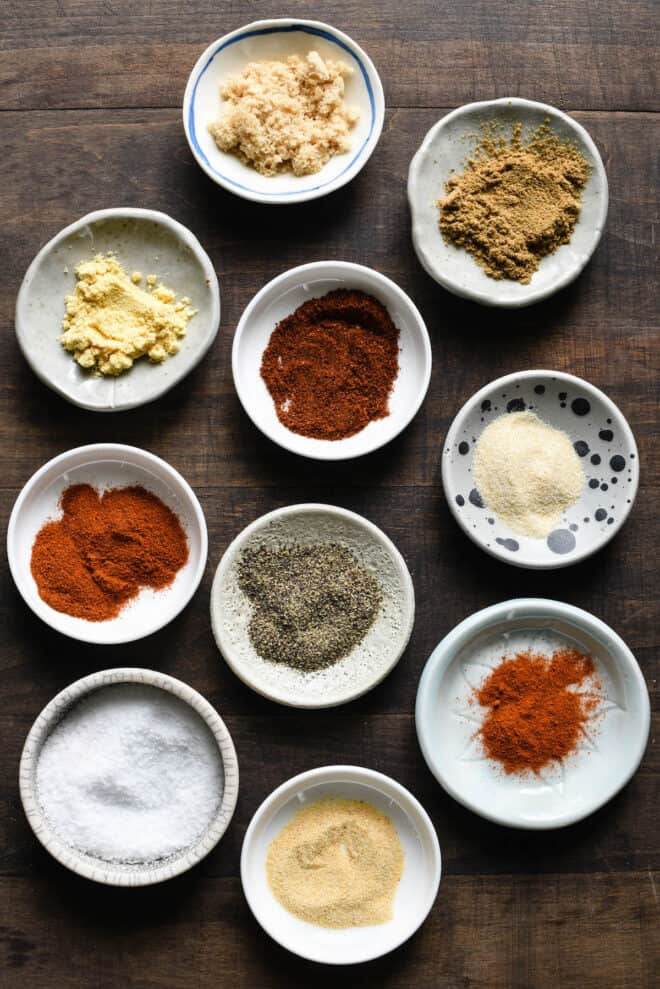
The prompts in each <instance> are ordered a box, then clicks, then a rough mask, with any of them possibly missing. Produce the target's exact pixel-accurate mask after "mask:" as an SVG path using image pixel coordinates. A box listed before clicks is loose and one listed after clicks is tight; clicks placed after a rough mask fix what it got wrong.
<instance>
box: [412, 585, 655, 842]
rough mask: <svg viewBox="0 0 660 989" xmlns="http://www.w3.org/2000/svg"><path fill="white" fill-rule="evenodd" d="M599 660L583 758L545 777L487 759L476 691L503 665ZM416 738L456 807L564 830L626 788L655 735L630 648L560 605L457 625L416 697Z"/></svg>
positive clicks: (507, 608)
mask: <svg viewBox="0 0 660 989" xmlns="http://www.w3.org/2000/svg"><path fill="white" fill-rule="evenodd" d="M566 646H568V647H570V648H577V649H579V650H580V651H581V652H584V653H587V654H589V655H591V656H592V658H593V659H594V661H595V664H596V672H597V677H598V679H599V681H600V685H601V697H602V701H601V706H600V708H599V712H600V713H599V716H598V717H597V719H596V722H595V725H594V727H591V726H587V727H586V728H585V729H584V731H583V736H582V741H581V742H580V745H579V749H578V751H577V752H576V753H575V754H574V755H572V756H570V757H568V758H567V759H566V760H564V762H563V763H559V764H554V765H552V766H549V767H547V768H543V769H542V770H541V771H540V774H539V775H533V774H529V775H520V774H510V775H507V774H506V773H505V772H504V770H503V768H501V767H500V766H499V764H498V763H497V762H494V761H491V760H489V759H487V758H486V756H485V754H484V752H483V750H482V747H481V744H480V741H479V739H478V737H477V732H478V730H479V726H480V724H481V715H480V712H481V711H482V709H481V708H480V707H479V705H478V704H476V703H470V698H471V694H472V691H473V689H474V688H475V687H478V686H479V684H480V683H481V682H482V681H483V680H484V678H485V677H487V676H488V675H489V673H490V671H491V670H492V669H493V668H494V667H496V666H497V665H499V660H500V658H501V657H502V656H503V655H515V654H516V653H517V652H521V651H527V650H530V649H531V650H533V651H534V652H540V653H543V654H545V655H551V654H552V652H553V651H554V650H556V649H557V648H562V647H566ZM415 718H416V723H417V737H418V739H419V744H420V746H421V749H422V753H423V755H424V758H425V759H426V762H427V764H428V767H429V769H430V770H431V772H432V773H433V775H434V776H435V777H436V779H437V780H438V782H439V783H440V785H441V786H442V787H443V788H444V789H445V790H446V791H447V793H449V794H450V795H451V796H452V797H453V798H454V799H455V800H458V801H459V803H461V804H463V805H464V806H465V807H468V808H469V809H470V810H473V811H474V812H475V813H476V814H479V815H481V817H485V818H487V819H488V820H489V821H495V822H496V823H497V824H504V825H508V826H510V827H516V828H527V829H543V828H559V827H564V826H565V825H568V824H574V823H575V822H576V821H579V820H581V819H582V818H583V817H587V816H588V815H589V814H592V813H593V812H594V811H595V810H597V809H598V808H599V807H601V806H602V805H603V804H605V803H607V801H608V800H610V799H611V798H612V797H613V796H614V795H615V794H616V793H618V792H619V790H620V789H621V788H622V787H623V786H625V784H626V783H627V782H628V780H629V779H630V778H631V777H632V776H633V774H634V773H635V771H636V770H637V767H638V766H639V764H640V762H641V759H642V756H643V755H644V749H645V748H646V743H647V739H648V734H649V719H650V708H649V695H648V691H647V689H646V684H645V682H644V677H643V676H642V673H641V670H640V668H639V666H638V665H637V662H636V661H635V657H634V656H633V654H632V653H631V651H630V649H628V647H627V646H626V644H625V643H624V642H623V641H622V639H620V638H619V636H618V635H617V634H616V633H615V632H613V631H612V629H611V628H608V626H607V625H605V624H604V623H603V622H601V621H600V620H599V619H598V618H595V617H594V616H593V615H590V614H589V613H588V612H586V611H582V610H581V609H580V608H574V607H573V606H572V605H570V604H563V603H562V602H561V601H546V600H543V599H534V598H529V599H527V598H520V599H518V600H516V601H503V602H502V603H501V604H496V605H493V606H492V607H491V608H485V609H484V610H483V611H478V612H477V613H476V614H474V615H471V616H470V617H469V618H466V619H465V621H463V622H461V623H460V625H457V626H456V628H454V629H453V630H452V631H451V632H450V633H449V635H447V636H445V638H444V639H443V640H442V642H441V643H440V645H438V646H437V647H436V649H435V650H434V651H433V652H432V653H431V657H430V659H429V660H428V662H427V664H426V666H425V667H424V671H423V673H422V676H421V679H420V681H419V689H418V691H417V706H416V711H415Z"/></svg>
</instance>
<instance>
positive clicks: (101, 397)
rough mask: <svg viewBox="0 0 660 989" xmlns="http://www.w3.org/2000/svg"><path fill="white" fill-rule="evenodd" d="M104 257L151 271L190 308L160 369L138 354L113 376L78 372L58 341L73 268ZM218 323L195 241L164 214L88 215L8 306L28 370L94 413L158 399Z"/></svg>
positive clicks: (215, 294) (204, 260)
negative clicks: (175, 350) (178, 340)
mask: <svg viewBox="0 0 660 989" xmlns="http://www.w3.org/2000/svg"><path fill="white" fill-rule="evenodd" d="M109 252H113V253H115V254H116V255H117V257H118V258H119V260H120V262H121V263H122V265H123V266H124V268H125V269H126V271H127V272H128V273H129V274H131V273H132V272H133V271H140V272H141V273H142V275H143V276H144V277H146V276H147V275H148V274H155V275H156V276H157V278H158V281H159V282H161V281H162V282H163V284H164V285H166V286H167V287H168V288H171V289H172V290H173V291H174V292H175V293H176V295H177V297H178V298H180V297H182V296H188V297H189V298H190V303H191V306H192V308H193V309H196V310H197V314H196V315H195V316H194V317H193V318H192V319H191V320H190V322H189V323H188V330H187V333H186V336H185V337H184V338H183V339H182V340H181V350H180V351H179V353H178V354H175V355H173V356H172V357H167V358H166V359H165V360H164V361H163V362H162V363H161V364H153V363H151V362H150V361H149V359H148V358H147V357H141V358H140V359H139V360H137V361H136V362H135V363H134V365H133V367H132V368H130V369H129V370H128V371H125V372H124V373H123V374H121V375H119V376H118V377H108V376H105V377H103V376H95V375H94V374H92V373H90V372H89V371H84V370H83V369H82V368H81V367H80V366H79V365H78V364H77V363H76V361H75V360H74V358H73V355H72V354H70V353H68V352H67V351H66V350H64V348H63V347H62V345H61V343H60V337H61V335H62V320H63V318H64V313H65V301H64V297H65V296H66V295H70V294H71V293H72V292H73V291H74V289H75V286H76V275H75V268H76V267H77V265H78V264H80V262H81V261H89V260H91V259H92V258H93V257H94V256H95V255H96V254H107V253H109ZM142 284H143V285H144V282H143V283H142ZM219 324H220V288H219V286H218V279H217V277H216V274H215V271H214V269H213V265H212V264H211V261H210V259H209V257H208V255H207V254H206V252H205V251H204V250H203V248H202V246H201V244H200V243H199V241H198V240H197V238H196V237H194V236H193V234H192V233H191V232H190V231H189V230H188V229H187V228H186V227H184V226H182V224H180V223H177V222H176V220H173V219H172V218H171V217H169V216H167V215H166V214H165V213H159V212H156V211H155V210H145V209H132V208H128V207H122V208H118V209H104V210H98V211H97V212H95V213H89V214H88V215H87V216H83V217H82V219H80V220H77V221H76V222H75V223H72V224H71V226H68V227H65V228H64V230H61V231H60V232H59V233H58V234H57V235H56V236H55V237H53V239H52V240H51V241H49V242H48V243H47V244H46V245H45V247H42V249H41V250H40V251H39V253H38V254H37V256H36V257H35V259H34V261H33V262H32V264H31V265H30V267H29V268H28V270H27V273H26V275H25V278H24V279H23V283H22V285H21V288H20V291H19V294H18V300H17V303H16V335H17V338H18V342H19V344H20V347H21V350H22V351H23V354H24V355H25V358H26V360H27V361H28V363H29V364H30V366H31V368H32V370H33V371H34V372H35V374H37V376H38V377H39V378H41V380H42V381H43V382H44V384H46V385H48V386H49V387H50V388H52V389H53V390H54V391H56V392H57V393H58V394H59V395H61V396H62V397H63V398H66V399H67V400H68V401H69V402H73V404H74V405H79V406H81V407H82V408H84V409H91V410H93V411H96V412H118V411H121V410H123V409H132V408H135V407H136V406H138V405H144V404H146V403H147V402H153V401H154V399H156V398H159V397H160V396H161V395H163V394H165V392H167V391H169V389H170V388H172V387H173V386H174V385H175V384H177V382H179V381H181V379H182V378H184V377H185V376H186V375H187V374H188V373H189V371H191V370H192V369H193V368H194V367H195V366H196V365H197V364H198V363H199V362H200V361H201V359H202V358H203V357H204V355H205V354H206V352H207V351H208V349H209V347H210V346H211V344H212V343H213V341H214V339H215V336H216V333H217V331H218V326H219Z"/></svg>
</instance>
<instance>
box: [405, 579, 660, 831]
mask: <svg viewBox="0 0 660 989" xmlns="http://www.w3.org/2000/svg"><path fill="white" fill-rule="evenodd" d="M526 616H529V617H530V618H533V617H535V618H538V617H547V618H561V619H564V620H565V621H567V622H569V623H570V624H573V625H575V626H576V627H578V628H582V629H584V630H585V631H586V632H588V633H589V634H591V635H593V637H594V638H595V639H598V640H599V641H600V642H601V643H602V644H603V646H604V647H605V648H606V649H607V651H608V652H609V654H610V656H611V657H612V658H613V659H614V661H615V662H616V664H617V666H619V667H620V668H624V669H625V670H626V671H627V672H629V673H630V675H631V677H632V679H633V680H634V682H635V686H636V689H637V690H638V691H639V695H640V697H641V699H642V705H641V706H642V722H643V723H642V739H643V741H642V744H641V745H640V747H639V749H638V751H637V753H636V754H635V758H634V760H633V762H632V763H631V768H630V771H629V772H628V773H627V774H626V775H624V778H623V779H622V781H621V783H620V784H619V785H617V787H616V788H615V789H614V790H612V791H611V792H610V793H607V794H606V795H605V796H604V797H602V798H600V797H599V798H598V799H597V800H595V802H594V803H593V806H592V807H591V808H590V809H589V810H587V811H586V812H585V811H582V812H580V811H578V812H575V813H569V814H564V815H563V816H561V815H560V816H558V817H557V818H556V819H555V820H552V821H551V822H545V823H543V822H541V821H531V820H526V821H519V820H514V819H513V818H512V816H511V815H507V814H496V813H489V812H488V811H487V810H484V808H483V807H480V806H478V805H477V804H475V803H474V802H473V801H472V800H470V799H468V798H467V797H464V796H462V794H461V793H459V792H458V791H457V790H456V789H455V788H454V787H453V786H452V785H451V784H450V783H448V782H447V780H446V778H445V775H444V773H443V770H442V761H441V760H440V761H437V760H436V758H435V754H434V752H433V749H432V745H431V744H430V743H429V740H428V737H427V733H426V721H427V715H426V707H427V704H428V700H427V694H428V693H429V691H430V690H431V687H432V683H433V681H434V680H435V679H436V678H437V677H438V676H439V675H440V674H441V673H442V672H443V671H444V670H445V669H446V668H447V667H448V666H449V664H450V663H451V662H452V660H453V659H454V657H455V656H456V655H457V653H458V651H459V650H460V649H462V648H463V647H464V646H465V645H467V644H468V643H469V642H470V640H471V639H473V638H474V637H475V636H476V635H477V634H478V633H479V632H481V631H482V630H483V629H484V628H488V626H490V625H494V624H495V623H496V622H498V621H503V620H505V619H507V618H509V619H512V618H525V617H526ZM650 720H651V709H650V701H649V693H648V687H647V686H646V681H645V680H644V676H643V674H642V671H641V669H640V666H639V663H638V662H637V660H636V659H635V657H634V655H633V653H632V652H631V650H630V648H629V647H628V646H627V645H626V643H625V642H624V641H623V639H622V638H621V636H620V635H618V633H617V632H615V631H614V629H612V628H610V626H609V625H606V624H605V622H604V621H602V620H601V619H600V618H596V616H595V615H592V614H591V613H590V612H588V611H585V610H584V609H583V608H576V607H575V605H572V604H566V603H565V602H563V601H555V600H552V599H551V598H512V599H511V600H509V601H501V602H500V603H499V604H493V605H490V606H489V607H487V608H482V609H481V610H480V611H475V612H474V613H473V614H471V615H468V617H467V618H464V619H463V621H461V622H459V623H458V625H456V626H454V628H453V629H451V631H449V632H448V633H447V635H445V636H444V637H443V638H442V639H441V640H440V642H439V643H438V645H437V646H436V647H435V648H434V649H433V651H432V652H431V655H430V656H429V658H428V659H427V661H426V663H425V665H424V669H423V670H422V675H421V677H420V679H419V686H418V688H417V697H416V700H415V728H416V731H417V740H418V742H419V747H420V749H421V751H422V755H423V756H424V761H425V762H426V765H427V766H428V768H429V769H430V771H431V773H432V774H433V775H434V776H435V778H436V780H437V781H438V783H439V784H440V786H441V787H442V788H443V790H444V791H445V792H446V793H448V794H449V796H450V797H452V798H453V799H454V800H456V801H457V803H459V804H462V805H463V807H467V808H468V810H470V811H472V812H473V813H475V814H478V815H479V817H483V818H485V819H486V820H488V821H493V822H494V823H495V824H502V825H504V826H505V827H514V828H518V829H520V830H524V831H549V830H553V829H555V828H563V827H568V826H569V825H571V824H575V823H577V822H578V821H581V820H583V819H584V818H586V817H589V816H590V815H591V814H593V813H594V812H595V811H597V810H599V809H600V808H601V807H603V806H604V805H605V804H606V803H608V802H609V801H610V800H612V799H613V797H615V796H616V794H617V793H619V792H620V791H621V790H622V789H623V788H624V786H626V784H627V783H629V782H630V780H631V779H632V777H633V776H634V775H635V773H636V772H637V770H638V768H639V766H640V763H641V761H642V758H643V757H644V753H645V751H646V746H647V744H648V738H649V731H650Z"/></svg>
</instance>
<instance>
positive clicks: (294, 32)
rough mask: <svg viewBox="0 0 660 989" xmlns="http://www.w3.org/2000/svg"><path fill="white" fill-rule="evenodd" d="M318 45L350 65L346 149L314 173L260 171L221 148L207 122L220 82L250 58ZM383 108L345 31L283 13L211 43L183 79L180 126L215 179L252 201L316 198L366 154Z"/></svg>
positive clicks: (374, 75) (216, 106)
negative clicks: (351, 121) (351, 123)
mask: <svg viewBox="0 0 660 989" xmlns="http://www.w3.org/2000/svg"><path fill="white" fill-rule="evenodd" d="M312 50H316V51H318V53H319V54H320V55H321V57H322V58H332V59H334V60H336V61H342V62H344V63H346V64H347V65H349V66H350V68H352V69H353V75H352V77H351V78H350V79H349V80H347V81H346V93H345V101H346V104H347V105H348V106H353V107H355V108H356V109H357V110H358V111H359V114H360V116H359V119H358V121H357V123H356V125H355V127H354V128H353V130H352V132H351V133H352V138H353V141H352V147H351V150H350V152H348V153H347V154H343V155H335V156H334V157H333V158H331V159H330V161H329V162H328V163H327V164H326V165H325V166H324V167H323V168H322V169H321V170H320V171H319V172H317V173H316V174H314V175H303V176H296V175H293V173H291V172H283V173H282V174H280V175H275V176H265V175H261V174H259V172H257V171H255V170H254V169H253V168H250V167H249V166H248V165H245V164H244V163H243V162H241V161H240V160H239V158H238V157H237V156H236V155H232V154H227V153H226V152H224V151H220V150H219V148H218V147H217V146H216V144H215V141H214V140H213V138H212V136H211V134H210V133H209V130H208V125H209V123H211V122H212V121H213V120H215V119H217V117H218V115H219V111H220V106H221V102H222V100H221V96H220V86H221V84H222V82H223V81H224V80H225V79H226V78H227V77H228V76H230V75H234V74H236V73H239V72H241V71H242V70H243V69H244V68H245V66H246V65H247V64H248V63H249V62H255V61H263V60H268V59H278V60H283V59H285V58H286V57H287V56H288V55H293V54H297V55H301V56H302V55H305V54H307V52H309V51H312ZM384 114H385V99H384V96H383V87H382V84H381V81H380V77H379V75H378V72H377V71H376V69H375V67H374V64H373V62H372V61H371V59H370V58H369V56H368V55H367V54H366V53H365V52H364V51H363V50H362V49H361V48H360V47H359V46H358V45H357V44H356V43H355V42H354V41H353V40H352V39H351V38H349V37H348V35H346V34H343V33H342V32H341V31H337V30H336V29H335V28H333V27H330V25H328V24H323V23H321V22H319V21H307V20H298V19H297V18H282V19H277V20H263V21H255V22H254V23H252V24H248V25H246V27H243V28H240V29H239V30H238V31H233V32H231V33H230V34H227V35H225V36H224V37H222V38H219V39H218V40H217V41H214V42H213V44H211V45H209V47H208V48H207V49H206V51H205V52H203V54H202V55H201V56H200V58H199V59H198V60H197V63H196V64H195V67H194V69H193V70H192V72H191V74H190V78H189V79H188V84H187V86H186V92H185V95H184V100H183V126H184V130H185V134H186V138H187V140H188V144H189V145H190V150H191V151H192V153H193V155H194V157H195V159H196V161H197V163H198V164H199V166H200V167H201V168H202V169H203V170H204V171H205V172H206V174H207V175H208V176H209V177H210V178H211V179H213V181H214V182H216V183H217V184H218V185H221V186H223V188H225V189H228V190H229V191H230V192H233V193H235V194H236V195H237V196H242V197H243V198H244V199H251V200H253V201H255V202H262V203H271V204H276V205H285V204H287V203H297V202H303V201H305V200H308V199H317V198H319V197H320V196H325V195H327V194H328V193H329V192H333V191H334V190H335V189H339V188H340V187H341V186H343V185H345V184H346V183H347V182H350V181H351V179H353V178H354V177H355V176H356V175H357V173H358V172H359V171H360V170H361V169H362V167H363V166H364V165H365V164H366V162H367V161H368V159H369V157H370V156H371V154H372V152H373V151H374V148H375V147H376V144H377V143H378V139H379V137H380V133H381V130H382V128H383V119H384Z"/></svg>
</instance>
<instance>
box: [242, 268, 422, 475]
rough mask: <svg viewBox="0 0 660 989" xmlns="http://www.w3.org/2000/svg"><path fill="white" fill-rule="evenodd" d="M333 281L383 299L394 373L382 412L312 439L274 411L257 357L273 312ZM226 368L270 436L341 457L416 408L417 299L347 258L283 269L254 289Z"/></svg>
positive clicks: (364, 449)
mask: <svg viewBox="0 0 660 989" xmlns="http://www.w3.org/2000/svg"><path fill="white" fill-rule="evenodd" d="M339 288H343V289H359V290H360V291H362V292H367V293H368V294H369V295H373V296H374V297H375V298H376V299H378V301H379V302H381V303H382V304H383V305H384V306H385V308H386V309H387V311H388V312H389V314H390V316H391V318H392V320H393V321H394V324H395V325H396V326H397V328H398V330H399V373H398V376H397V378H396V380H395V382H394V386H393V389H392V392H391V394H390V399H389V410H390V412H389V415H387V416H386V417H385V418H384V419H378V420H376V421H374V422H370V423H369V424H368V425H367V426H365V428H364V429H362V430H361V431H360V432H359V433H356V434H355V435H354V436H348V437H347V438H346V439H340V440H321V439H313V438H311V437H309V436H301V435H299V434H298V433H294V432H292V431H291V430H290V429H287V427H286V426H284V425H283V424H282V423H281V422H280V420H279V419H278V418H277V413H276V411H275V404H274V402H273V399H272V398H271V396H270V393H269V392H268V389H267V388H266V385H265V383H264V381H263V379H262V377H261V360H262V356H263V352H264V350H265V349H266V346H267V344H268V341H269V339H270V336H271V333H272V332H273V330H274V329H275V326H276V325H277V323H279V322H280V320H282V319H284V317H285V316H289V315H290V314H291V313H292V312H294V311H295V310H296V309H297V308H298V306H300V305H302V303H303V302H306V301H307V300H308V299H314V298H320V297H321V296H323V295H326V294H327V293H328V292H331V291H333V290H335V289H339ZM232 369H233V374H234V384H235V386H236V391H237V392H238V396H239V398H240V400H241V403H242V405H243V408H244V409H245V411H246V412H247V414H248V415H249V417H250V418H251V419H252V421H253V423H254V424H255V426H257V427H258V428H259V429H260V430H261V431H262V433H264V434H265V435H266V436H268V437H269V439H271V440H273V442H274V443H278V444H279V445H280V446H282V447H284V448H285V449H286V450H291V451H292V452H293V453H298V454H301V455H302V456H304V457H311V458H313V459H316V460H347V459H350V458H351V457H360V456H363V455H364V454H366V453H371V452H372V451H373V450H377V449H378V448H379V447H381V446H384V444H385V443H389V441H390V440H392V439H394V437H395V436H397V435H398V434H399V433H400V432H401V431H402V430H403V429H405V427H406V426H407V425H408V423H409V422H410V421H411V419H412V418H413V417H414V416H415V414H416V413H417V411H418V410H419V408H420V406H421V404H422V402H423V401H424V397H425V396H426V392H427V389H428V386H429V381H430V377H431V343H430V340H429V335H428V332H427V329H426V326H425V324H424V321H423V319H422V317H421V315H420V313H419V311H418V309H417V307H416V306H415V305H414V303H413V302H412V300H411V299H410V298H409V297H408V296H407V295H406V294H405V292H403V291H402V290H401V289H400V288H399V287H398V285H396V284H395V283H394V282H392V281H390V279H389V278H386V277H385V276H384V275H381V274H380V273H379V272H377V271H374V270H373V269H372V268H366V267H364V266H363V265H359V264H352V263H350V262H348V261H315V262H313V263H311V264H304V265H301V266H300V267H299V268H291V269H290V271H285V272H284V273H283V274H281V275H278V277H277V278H274V279H273V280H272V281H271V282H269V283H268V284H267V285H265V286H264V288H262V289H261V291H260V292H258V293H257V294H256V295H255V297H254V298H253V299H252V301H251V302H250V304H249V305H248V307H247V308H246V309H245V311H244V313H243V315H242V316H241V319H240V322H239V324H238V327H237V329H236V333H235V335H234V346H233V351H232Z"/></svg>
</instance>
